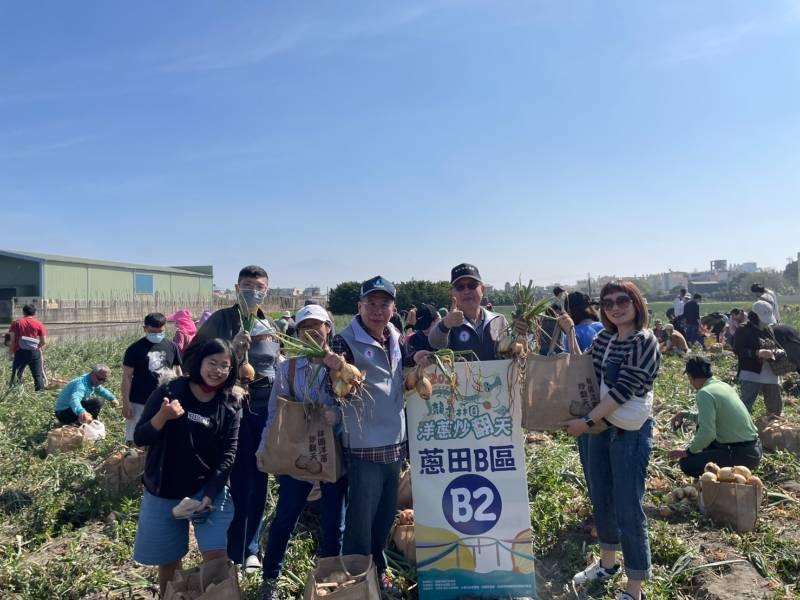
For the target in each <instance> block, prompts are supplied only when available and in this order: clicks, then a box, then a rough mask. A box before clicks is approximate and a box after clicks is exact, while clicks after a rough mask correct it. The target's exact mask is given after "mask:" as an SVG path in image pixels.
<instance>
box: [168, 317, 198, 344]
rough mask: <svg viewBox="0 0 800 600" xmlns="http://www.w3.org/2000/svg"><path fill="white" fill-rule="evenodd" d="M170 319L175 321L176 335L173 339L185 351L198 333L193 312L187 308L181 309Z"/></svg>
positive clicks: (169, 319) (169, 318)
mask: <svg viewBox="0 0 800 600" xmlns="http://www.w3.org/2000/svg"><path fill="white" fill-rule="evenodd" d="M167 320H168V321H175V336H174V337H173V338H172V341H173V342H175V345H176V346H177V347H178V350H180V351H181V353H183V351H184V350H186V347H187V346H188V345H189V344H191V343H192V340H193V339H194V336H195V334H196V333H197V325H195V323H194V321H193V320H192V313H190V312H189V311H188V310H186V309H185V308H182V309H180V310H179V311H177V312H176V313H175V314H174V315H170V316H169V317H167Z"/></svg>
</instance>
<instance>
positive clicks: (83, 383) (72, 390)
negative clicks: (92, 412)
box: [56, 373, 115, 415]
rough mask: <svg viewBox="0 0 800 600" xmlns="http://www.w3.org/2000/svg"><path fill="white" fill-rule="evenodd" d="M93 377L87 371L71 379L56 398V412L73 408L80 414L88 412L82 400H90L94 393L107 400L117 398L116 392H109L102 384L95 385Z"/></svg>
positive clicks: (73, 410)
mask: <svg viewBox="0 0 800 600" xmlns="http://www.w3.org/2000/svg"><path fill="white" fill-rule="evenodd" d="M91 378H92V374H91V373H86V375H81V376H80V377H76V378H75V379H73V380H72V381H70V382H69V383H68V384H67V385H66V386H65V387H64V389H63V390H61V393H60V394H59V395H58V399H57V400H56V412H59V411H61V410H65V409H67V408H71V409H72V412H74V413H75V414H76V415H80V414H81V413H84V412H86V409H85V408H83V406H81V402H83V401H84V400H88V399H89V398H91V397H92V396H93V395H94V394H97V395H98V396H100V397H102V398H105V399H106V400H114V399H115V398H114V394H112V393H111V392H109V391H108V390H107V389H106V388H104V387H103V386H102V385H98V386H97V387H93V386H92V381H91Z"/></svg>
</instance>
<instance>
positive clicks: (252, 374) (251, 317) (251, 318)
mask: <svg viewBox="0 0 800 600" xmlns="http://www.w3.org/2000/svg"><path fill="white" fill-rule="evenodd" d="M238 302H239V314H240V318H241V315H242V314H244V313H245V312H246V313H247V318H246V319H244V321H243V322H242V323H241V326H242V331H246V332H247V333H252V331H253V325H255V324H256V319H257V318H258V317H257V315H258V310H259V309H260V308H261V305H259V304H257V305H256V306H255V307H253V309H251V310H248V308H247V305H245V304H243V303H242V301H241V299H239V300H238ZM238 376H239V381H240V382H241V383H243V384H245V385H246V384H250V383H253V382H254V381H255V380H256V370H255V369H254V368H253V365H251V364H250V361H249V359H248V356H247V352H245V353H244V360H243V361H242V364H241V365H239V373H238Z"/></svg>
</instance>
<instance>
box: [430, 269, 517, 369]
mask: <svg viewBox="0 0 800 600" xmlns="http://www.w3.org/2000/svg"><path fill="white" fill-rule="evenodd" d="M450 289H451V292H452V294H453V303H452V306H451V307H450V311H448V313H447V314H446V315H445V316H444V318H442V320H441V321H439V323H438V324H437V325H436V327H433V328H432V329H431V332H430V334H429V335H428V342H430V345H431V347H433V348H435V349H437V350H440V349H442V348H450V349H451V350H454V351H456V352H458V351H463V350H471V351H472V352H474V356H477V357H478V360H495V359H496V358H497V342H498V341H499V340H500V339H501V338H502V337H503V336H504V335H505V333H506V330H507V328H508V321H507V320H506V318H505V316H504V315H502V314H500V313H494V312H491V311H489V310H487V309H485V308H484V307H482V306H481V300H482V299H483V292H484V286H483V280H482V279H481V274H480V272H479V271H478V268H477V267H476V266H475V265H471V264H468V263H461V264H459V265H456V266H455V267H453V269H452V270H451V271H450ZM520 332H521V333H527V327H524V328H522V329H520ZM474 356H473V357H469V356H467V357H466V358H467V360H474Z"/></svg>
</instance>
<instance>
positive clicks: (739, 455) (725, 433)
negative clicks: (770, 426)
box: [669, 356, 761, 477]
mask: <svg viewBox="0 0 800 600" xmlns="http://www.w3.org/2000/svg"><path fill="white" fill-rule="evenodd" d="M685 373H686V376H687V377H688V378H689V384H690V385H691V386H692V387H693V388H694V389H695V390H697V396H696V397H695V401H696V402H697V411H696V412H694V411H681V412H679V413H677V414H676V415H675V416H674V417H672V427H673V428H678V427H680V426H681V424H683V421H684V419H689V420H691V421H694V422H695V423H696V424H697V433H696V434H695V436H694V439H693V440H692V442H691V444H689V447H688V448H686V449H685V450H672V451H671V452H670V453H669V458H670V459H672V460H679V461H680V466H681V471H683V472H684V473H685V474H686V475H689V476H690V477H700V475H702V474H703V469H704V468H705V465H706V463H708V462H714V463H717V464H718V465H719V466H720V467H734V466H736V465H742V466H745V467H747V468H749V469H755V468H756V467H757V466H758V463H759V462H761V442H760V441H759V439H758V430H757V429H756V426H755V425H754V424H753V419H752V417H751V416H750V413H749V412H747V407H746V406H745V405H744V403H743V402H742V400H741V398H739V394H737V393H736V390H735V389H733V388H732V387H731V386H729V385H728V384H727V383H725V382H723V381H720V380H719V379H717V378H716V377H714V375H713V374H712V372H711V363H709V362H708V361H707V360H706V359H705V358H702V357H700V356H697V357H695V358H690V359H689V360H688V361H687V362H686V371H685Z"/></svg>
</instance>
